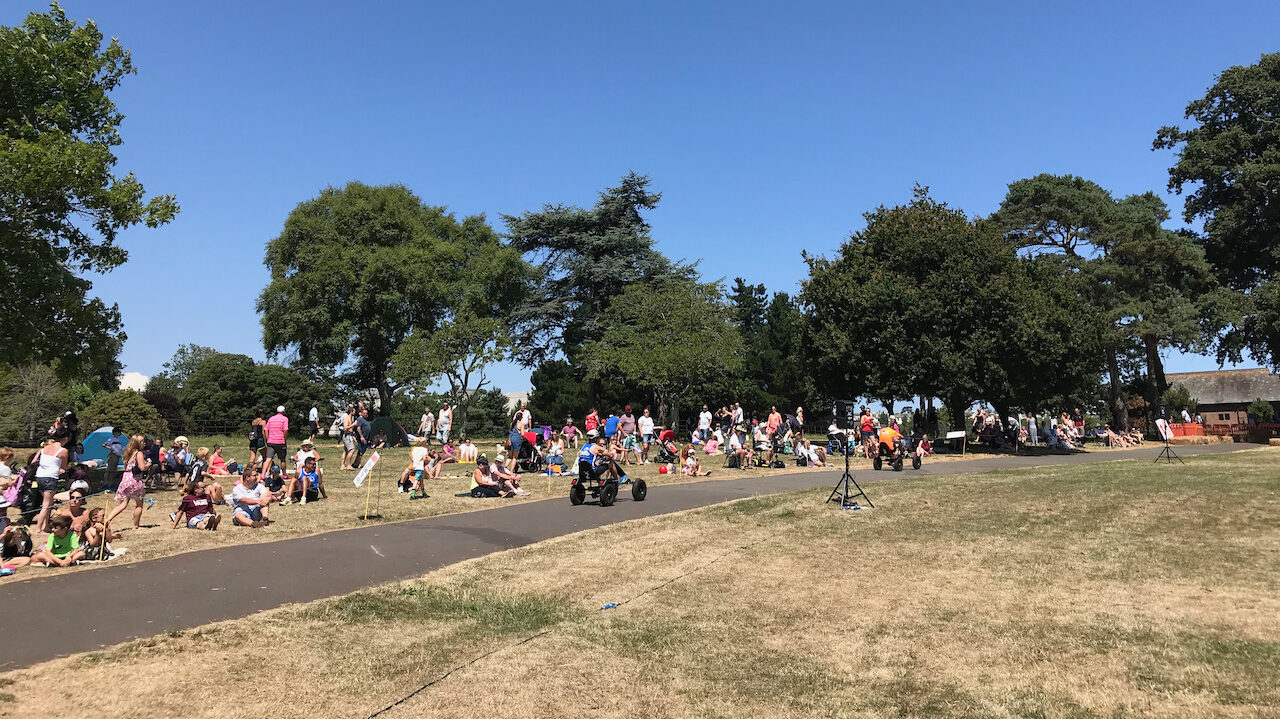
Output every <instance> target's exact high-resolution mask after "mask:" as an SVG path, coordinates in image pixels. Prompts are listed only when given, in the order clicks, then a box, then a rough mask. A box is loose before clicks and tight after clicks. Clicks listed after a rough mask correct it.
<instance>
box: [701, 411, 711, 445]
mask: <svg viewBox="0 0 1280 719" xmlns="http://www.w3.org/2000/svg"><path fill="white" fill-rule="evenodd" d="M710 436H711V410H710V409H708V408H707V406H706V405H705V404H704V405H702V412H700V413H699V414H698V438H699V439H701V440H702V441H703V442H706V441H707V438H708V437H710Z"/></svg>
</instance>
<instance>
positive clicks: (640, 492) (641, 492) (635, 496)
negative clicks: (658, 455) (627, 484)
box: [631, 479, 649, 502]
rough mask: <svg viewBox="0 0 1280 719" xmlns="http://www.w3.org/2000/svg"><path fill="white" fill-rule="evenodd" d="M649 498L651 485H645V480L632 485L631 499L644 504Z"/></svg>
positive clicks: (639, 480) (638, 480)
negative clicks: (646, 498)
mask: <svg viewBox="0 0 1280 719" xmlns="http://www.w3.org/2000/svg"><path fill="white" fill-rule="evenodd" d="M647 496H649V485H648V484H645V481H644V480H643V479H637V480H636V481H635V483H633V484H632V485H631V499H632V500H634V501H636V502H643V501H644V498H645V497H647Z"/></svg>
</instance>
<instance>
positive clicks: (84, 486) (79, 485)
mask: <svg viewBox="0 0 1280 719" xmlns="http://www.w3.org/2000/svg"><path fill="white" fill-rule="evenodd" d="M77 489H78V490H80V491H82V492H84V493H85V494H88V493H89V483H88V482H86V481H84V480H83V479H77V480H76V481H74V482H72V483H71V488H70V489H69V490H67V491H69V492H74V491H76V490H77Z"/></svg>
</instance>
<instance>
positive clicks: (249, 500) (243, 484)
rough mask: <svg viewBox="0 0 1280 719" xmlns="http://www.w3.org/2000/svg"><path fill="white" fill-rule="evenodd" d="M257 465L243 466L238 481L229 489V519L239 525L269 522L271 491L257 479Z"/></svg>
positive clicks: (261, 524) (253, 525) (254, 525)
mask: <svg viewBox="0 0 1280 719" xmlns="http://www.w3.org/2000/svg"><path fill="white" fill-rule="evenodd" d="M258 472H259V470H258V467H257V465H250V466H248V467H245V468H244V474H241V475H240V483H239V484H237V485H236V486H235V489H233V490H231V506H232V507H233V508H234V509H233V510H232V514H231V521H232V522H234V523H235V524H238V525H240V526H241V527H253V528H254V529H257V528H258V527H263V526H266V525H267V524H270V523H271V518H270V517H269V516H268V514H267V509H268V508H269V507H270V506H271V499H272V497H271V492H270V491H268V490H267V488H266V486H265V485H263V484H262V483H261V482H259V481H258Z"/></svg>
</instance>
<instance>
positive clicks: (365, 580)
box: [0, 444, 1254, 671]
mask: <svg viewBox="0 0 1280 719" xmlns="http://www.w3.org/2000/svg"><path fill="white" fill-rule="evenodd" d="M1253 446H1254V445H1240V444H1227V445H1202V446H1194V447H1191V446H1189V447H1179V448H1177V451H1178V453H1179V454H1182V455H1187V456H1190V455H1195V454H1212V453H1218V452H1226V451H1233V450H1239V449H1249V448H1252V447H1253ZM1157 453H1158V448H1157V447H1152V446H1151V445H1147V447H1146V448H1143V449H1138V450H1115V451H1109V452H1089V453H1076V454H1063V455H1046V456H1037V457H1008V456H999V457H994V456H987V457H978V458H974V459H968V460H959V461H950V462H936V463H929V462H926V463H925V465H924V467H922V468H921V469H920V470H919V471H912V470H911V469H910V468H908V469H906V470H904V471H903V472H902V473H897V472H892V471H881V472H873V471H871V470H863V471H860V472H857V473H855V478H856V479H857V480H858V481H859V482H860V483H862V484H864V485H865V484H867V483H868V482H871V481H876V480H886V479H891V478H894V477H904V476H905V477H910V476H941V475H954V474H964V473H970V472H984V471H988V470H994V469H1019V468H1025V467H1041V466H1053V465H1061V464H1090V463H1094V462H1105V461H1109V460H1118V459H1149V460H1154V458H1155V457H1156V455H1157ZM722 471H731V470H722ZM839 477H840V471H839V470H829V469H828V470H814V471H811V472H801V473H795V474H782V475H774V476H768V477H750V476H748V477H744V478H741V479H729V480H711V481H704V482H692V483H688V484H675V485H665V486H655V487H653V488H651V490H650V491H649V496H648V499H646V500H645V501H644V502H633V501H631V495H630V492H628V491H627V490H626V488H625V487H624V488H623V492H621V493H620V495H619V499H618V503H617V504H615V505H614V506H612V507H608V508H603V507H599V506H596V505H593V504H591V503H590V500H588V504H587V505H584V506H580V507H573V506H570V504H569V501H568V498H567V496H565V497H554V498H549V499H545V500H539V501H533V502H528V501H519V502H511V503H507V504H503V502H504V500H499V499H489V500H481V499H477V500H476V502H488V503H492V504H494V505H500V506H495V507H494V508H492V509H487V510H484V511H477V512H467V513H463V514H453V515H444V516H440V517H431V518H428V519H417V520H411V521H407V522H397V523H391V524H379V525H372V526H364V527H358V528H355V529H346V530H339V531H333V532H326V533H324V534H317V535H313V536H310V537H302V538H298V539H288V540H282V541H279V542H272V543H268V544H246V545H240V546H232V547H224V548H220V549H209V550H204V551H199V552H189V553H186V554H179V555H175V556H172V557H164V558H161V559H153V560H150V561H145V562H134V563H132V564H120V565H115V566H107V567H102V568H99V569H94V570H92V571H85V572H79V573H63V574H58V575H53V576H48V577H43V578H36V579H30V580H26V581H21V582H14V583H11V584H8V585H3V584H0V606H3V607H5V609H6V611H4V612H3V613H0V632H2V635H0V636H3V637H4V643H5V651H4V652H3V653H0V671H8V670H12V669H18V668H21V667H26V666H30V665H32V664H36V663H39V662H42V661H46V660H49V659H53V658H55V657H59V656H66V655H69V654H75V653H79V652H85V651H92V650H95V649H100V648H103V647H107V646H111V645H113V644H117V643H120V642H124V641H128V640H131V639H137V638H140V637H148V636H153V635H156V634H160V633H163V632H166V631H171V630H181V629H190V628H192V627H197V626H200V625H203V624H208V623H210V622H217V621H222V620H226V619H234V618H238V617H244V616H247V615H249V614H252V613H254V612H258V611H262V610H264V609H271V608H274V607H279V606H281V605H284V604H289V603H292V602H308V601H312V600H316V599H322V598H324V597H332V596H337V595H341V594H348V593H350V592H353V591H356V590H359V589H364V588H367V587H371V586H375V585H378V584H384V583H387V582H392V581H396V580H401V579H408V578H411V577H418V576H421V575H423V574H426V573H428V572H431V571H433V570H436V569H439V568H441V567H444V566H447V565H450V564H454V563H456V562H460V561H462V560H465V559H472V558H474V557H480V556H484V555H486V554H491V553H493V552H498V551H502V550H506V549H512V548H514V547H521V546H524V545H527V544H532V543H534V542H540V541H543V540H545V539H550V538H553V537H558V536H561V535H565V534H570V533H573V532H580V531H582V530H586V529H595V528H597V527H602V526H604V525H607V524H613V523H616V522H625V521H627V520H630V519H639V518H641V517H652V516H655V515H660V514H668V513H671V512H679V511H683V510H686V509H694V508H697V507H705V506H707V505H711V504H717V503H720V502H726V501H730V500H734V499H741V498H744V497H751V496H757V495H762V494H771V493H775V492H791V491H797V490H804V489H817V488H830V487H832V486H833V485H834V484H835V482H836V481H837V479H838V478H839ZM867 493H868V494H869V495H870V496H871V500H872V501H873V502H874V501H875V491H874V489H869V490H868V492H867ZM566 494H567V493H566ZM352 511H355V510H354V508H353V510H352ZM228 531H233V532H234V531H249V530H245V529H238V528H229V529H228ZM22 571H24V572H30V571H39V570H38V569H37V570H30V569H24V570H22Z"/></svg>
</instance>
